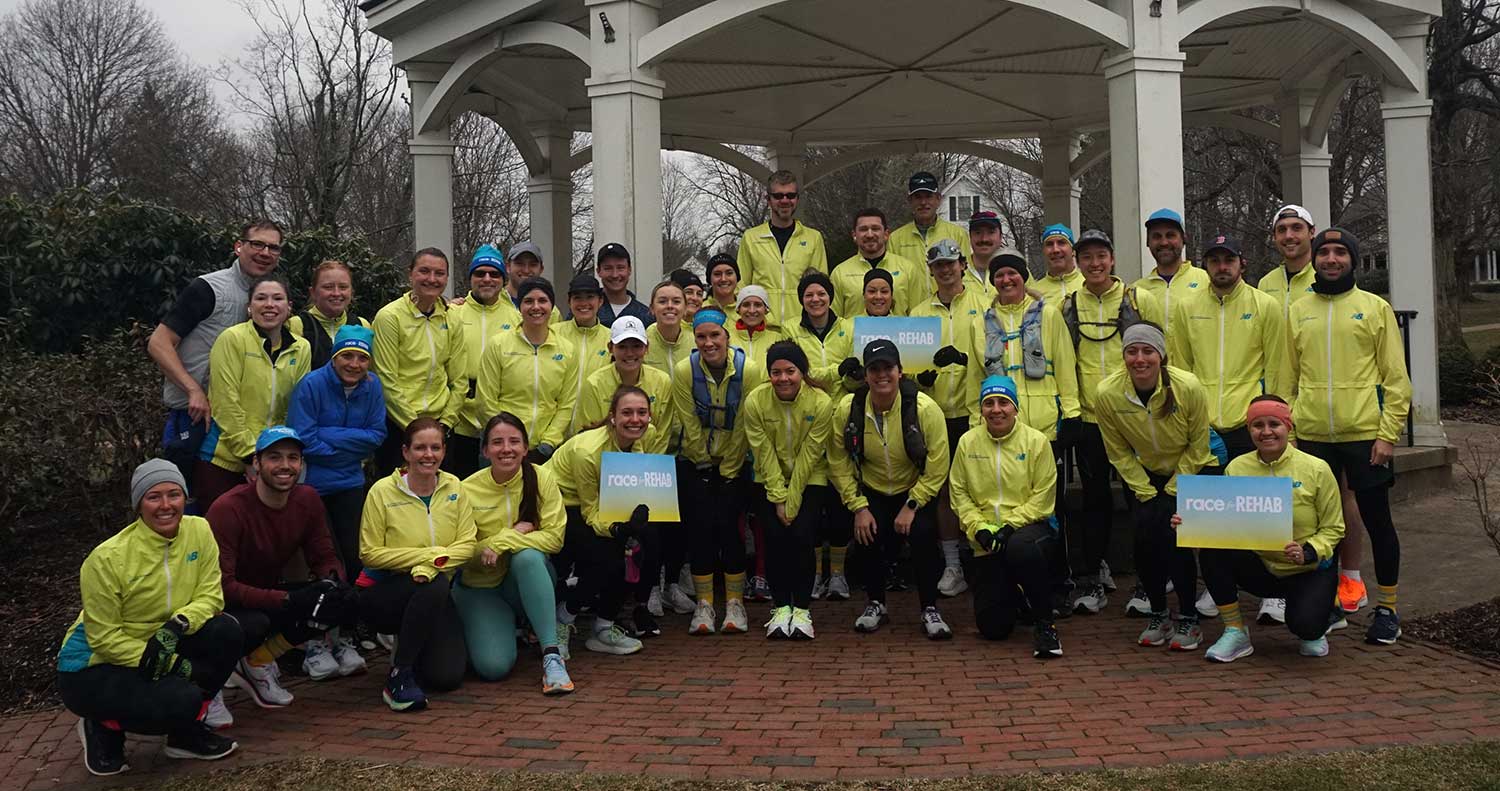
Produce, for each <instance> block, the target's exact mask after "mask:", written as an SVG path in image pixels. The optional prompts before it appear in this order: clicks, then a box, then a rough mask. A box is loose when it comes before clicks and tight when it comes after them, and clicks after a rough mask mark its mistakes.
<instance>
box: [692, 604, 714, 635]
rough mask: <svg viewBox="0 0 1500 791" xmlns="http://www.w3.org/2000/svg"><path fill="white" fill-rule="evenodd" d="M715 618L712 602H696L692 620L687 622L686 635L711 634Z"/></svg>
mask: <svg viewBox="0 0 1500 791" xmlns="http://www.w3.org/2000/svg"><path fill="white" fill-rule="evenodd" d="M715 616H716V614H715V613H714V605H713V603H712V602H709V601H707V600H704V601H700V602H698V606H697V607H696V608H695V609H694V611H693V620H692V621H689V622H688V634H691V635H705V634H713V633H714V618H715Z"/></svg>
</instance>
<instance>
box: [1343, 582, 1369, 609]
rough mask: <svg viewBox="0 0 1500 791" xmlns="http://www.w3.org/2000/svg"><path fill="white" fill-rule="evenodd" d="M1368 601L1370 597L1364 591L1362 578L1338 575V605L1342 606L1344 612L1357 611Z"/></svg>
mask: <svg viewBox="0 0 1500 791" xmlns="http://www.w3.org/2000/svg"><path fill="white" fill-rule="evenodd" d="M1369 603H1370V597H1369V596H1368V595H1366V593H1365V583H1364V582H1363V581H1362V580H1357V579H1352V578H1350V577H1346V576H1344V575H1343V574H1340V575H1339V606H1340V607H1343V608H1344V612H1359V608H1361V607H1363V606H1365V605H1367V604H1369Z"/></svg>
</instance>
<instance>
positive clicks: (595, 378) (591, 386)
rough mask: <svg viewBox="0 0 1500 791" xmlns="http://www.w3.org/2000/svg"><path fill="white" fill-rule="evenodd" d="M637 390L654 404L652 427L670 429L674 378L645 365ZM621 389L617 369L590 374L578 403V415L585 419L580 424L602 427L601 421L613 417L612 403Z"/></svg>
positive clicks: (609, 368) (611, 366) (611, 368)
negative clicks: (661, 426) (610, 405)
mask: <svg viewBox="0 0 1500 791" xmlns="http://www.w3.org/2000/svg"><path fill="white" fill-rule="evenodd" d="M636 387H639V388H641V389H642V390H645V391H646V398H647V399H649V400H650V401H651V424H652V425H657V423H658V421H660V424H661V425H663V426H668V427H670V426H671V419H672V377H670V376H667V375H666V374H664V373H662V372H661V371H658V370H656V369H655V368H652V367H650V366H648V365H644V364H643V365H642V366H641V381H640V382H639V383H638V384H637V385H636ZM618 389H620V372H619V371H618V370H616V369H615V367H614V366H613V365H609V366H605V367H604V368H600V369H599V370H597V371H595V372H593V373H592V374H589V378H588V379H587V380H586V381H585V382H584V383H583V395H582V396H579V400H578V413H579V415H580V416H581V417H582V419H581V420H580V421H579V422H580V423H581V424H582V425H583V426H584V427H585V428H587V427H589V426H597V425H599V423H600V421H602V420H604V418H605V416H606V415H608V414H609V400H610V399H611V398H613V397H614V394H615V391H616V390H618ZM667 433H670V432H667Z"/></svg>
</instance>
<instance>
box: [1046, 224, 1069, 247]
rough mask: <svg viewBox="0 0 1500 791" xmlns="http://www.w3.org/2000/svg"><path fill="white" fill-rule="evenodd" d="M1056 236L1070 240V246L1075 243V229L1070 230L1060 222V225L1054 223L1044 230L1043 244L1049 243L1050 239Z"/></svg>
mask: <svg viewBox="0 0 1500 791" xmlns="http://www.w3.org/2000/svg"><path fill="white" fill-rule="evenodd" d="M1054 236H1061V237H1062V238H1064V239H1067V240H1068V244H1072V243H1073V229H1072V228H1069V227H1068V226H1066V225H1064V224H1062V223H1060V222H1059V223H1053V224H1051V225H1049V226H1047V227H1046V228H1043V229H1042V241H1043V242H1045V241H1047V240H1048V239H1051V238H1052V237H1054Z"/></svg>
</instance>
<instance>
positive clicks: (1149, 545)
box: [1132, 471, 1198, 618]
mask: <svg viewBox="0 0 1500 791" xmlns="http://www.w3.org/2000/svg"><path fill="white" fill-rule="evenodd" d="M1148 474H1149V475H1150V476H1151V482H1152V483H1153V484H1155V485H1157V486H1161V485H1163V484H1164V483H1165V482H1166V481H1167V480H1168V478H1169V476H1165V475H1160V476H1159V475H1157V474H1155V473H1151V472H1149V471H1148ZM1132 497H1134V495H1132ZM1162 497H1165V498H1166V500H1165V501H1163V502H1157V501H1156V500H1151V501H1149V502H1146V503H1141V502H1137V503H1136V508H1135V565H1136V570H1137V572H1138V573H1139V574H1140V578H1141V586H1142V587H1144V588H1145V589H1146V596H1147V597H1148V598H1149V599H1151V611H1152V612H1166V610H1167V580H1169V579H1170V580H1171V581H1172V586H1173V587H1174V588H1176V592H1177V607H1178V612H1180V613H1181V614H1182V616H1183V617H1184V618H1197V617H1198V611H1197V610H1196V609H1195V608H1194V604H1195V601H1196V599H1197V593H1198V590H1197V588H1198V560H1197V558H1196V557H1194V556H1193V550H1192V549H1190V548H1188V547H1179V546H1177V530H1176V529H1175V528H1173V527H1172V514H1175V513H1177V498H1176V497H1173V496H1168V495H1162Z"/></svg>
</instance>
